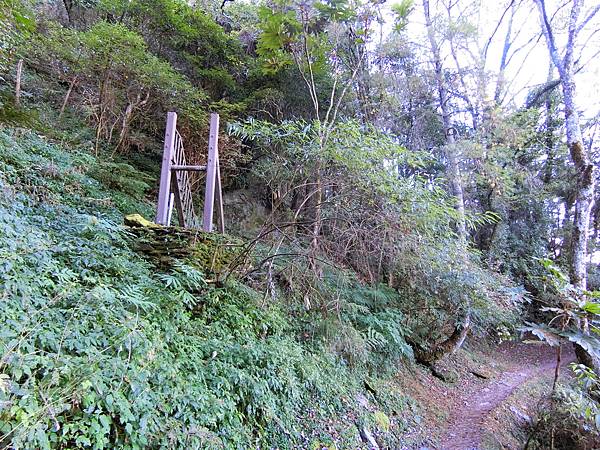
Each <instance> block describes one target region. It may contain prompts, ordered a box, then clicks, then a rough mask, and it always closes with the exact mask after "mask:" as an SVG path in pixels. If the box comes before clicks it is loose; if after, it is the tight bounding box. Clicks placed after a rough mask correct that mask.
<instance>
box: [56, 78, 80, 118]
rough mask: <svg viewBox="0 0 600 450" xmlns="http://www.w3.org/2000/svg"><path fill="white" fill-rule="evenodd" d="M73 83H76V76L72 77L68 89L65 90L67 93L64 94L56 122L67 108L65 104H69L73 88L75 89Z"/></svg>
mask: <svg viewBox="0 0 600 450" xmlns="http://www.w3.org/2000/svg"><path fill="white" fill-rule="evenodd" d="M75 83H77V75H75V76H74V77H73V79H72V80H71V82H70V83H69V89H67V93H66V94H65V98H64V100H63V102H62V105H61V107H60V112H59V113H58V120H60V119H61V118H62V116H63V114H64V113H65V109H66V108H67V104H68V103H69V98H70V97H71V93H72V92H73V88H74V87H75Z"/></svg>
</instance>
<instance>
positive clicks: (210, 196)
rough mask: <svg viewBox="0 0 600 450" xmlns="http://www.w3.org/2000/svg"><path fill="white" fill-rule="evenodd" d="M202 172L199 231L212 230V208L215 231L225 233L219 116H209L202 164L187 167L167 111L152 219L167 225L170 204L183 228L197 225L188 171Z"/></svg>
mask: <svg viewBox="0 0 600 450" xmlns="http://www.w3.org/2000/svg"><path fill="white" fill-rule="evenodd" d="M204 171H206V190H205V192H204V213H203V216H202V230H203V231H206V232H211V231H213V211H214V208H215V207H216V209H217V218H218V227H219V232H221V233H224V232H225V219H224V217H223V193H222V190H221V171H220V168H219V115H218V114H215V113H212V114H211V115H210V135H209V139H208V160H207V162H206V166H191V165H188V164H187V163H186V159H185V150H184V147H183V139H182V137H181V135H180V134H179V132H178V131H177V113H174V112H169V113H168V114H167V127H166V129H165V144H164V147H163V159H162V167H161V172H160V188H159V191H158V206H157V209H156V220H155V222H156V223H157V224H160V225H164V226H169V225H170V224H171V215H172V212H173V206H175V207H176V208H177V218H178V219H179V225H180V226H181V227H185V228H200V225H201V224H200V220H199V218H198V216H197V215H196V212H195V209H194V204H193V199H192V189H191V184H190V179H189V173H188V172H204Z"/></svg>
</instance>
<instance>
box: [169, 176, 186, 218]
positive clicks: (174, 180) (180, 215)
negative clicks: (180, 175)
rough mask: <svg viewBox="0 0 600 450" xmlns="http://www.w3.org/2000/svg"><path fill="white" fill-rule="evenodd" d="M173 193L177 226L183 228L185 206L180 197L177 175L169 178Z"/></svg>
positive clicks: (179, 184)
mask: <svg viewBox="0 0 600 450" xmlns="http://www.w3.org/2000/svg"><path fill="white" fill-rule="evenodd" d="M171 183H172V188H173V194H175V208H176V209H177V220H178V222H179V226H180V227H182V228H185V226H186V217H185V208H184V200H183V199H182V198H181V197H182V195H181V190H180V189H181V183H180V182H179V180H178V179H177V176H175V177H173V178H172V179H171Z"/></svg>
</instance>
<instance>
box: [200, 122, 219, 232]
mask: <svg viewBox="0 0 600 450" xmlns="http://www.w3.org/2000/svg"><path fill="white" fill-rule="evenodd" d="M218 161H219V115H218V114H215V113H212V114H211V115H210V135H209V138H208V161H207V162H206V191H205V192H204V215H203V217H202V229H203V230H204V231H206V232H207V233H210V232H211V231H212V229H213V208H214V204H215V184H216V182H217V177H218V175H217V173H218V169H217V167H218V166H217V164H218Z"/></svg>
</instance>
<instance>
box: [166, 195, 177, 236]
mask: <svg viewBox="0 0 600 450" xmlns="http://www.w3.org/2000/svg"><path fill="white" fill-rule="evenodd" d="M174 203H175V194H174V193H173V192H171V195H170V196H169V212H168V213H167V223H166V225H167V226H168V227H170V226H171V217H172V216H173V205H174Z"/></svg>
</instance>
